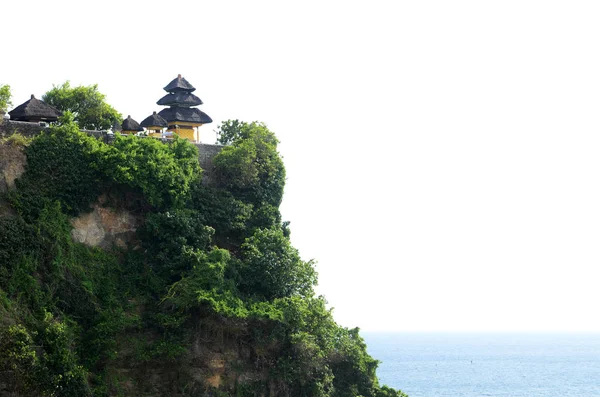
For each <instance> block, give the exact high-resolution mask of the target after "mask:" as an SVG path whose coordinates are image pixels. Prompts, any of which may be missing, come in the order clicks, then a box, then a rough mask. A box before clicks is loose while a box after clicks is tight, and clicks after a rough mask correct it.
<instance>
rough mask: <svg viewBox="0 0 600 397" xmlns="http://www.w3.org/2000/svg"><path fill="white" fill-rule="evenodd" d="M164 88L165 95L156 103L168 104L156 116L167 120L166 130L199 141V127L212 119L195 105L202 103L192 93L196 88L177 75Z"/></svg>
mask: <svg viewBox="0 0 600 397" xmlns="http://www.w3.org/2000/svg"><path fill="white" fill-rule="evenodd" d="M164 90H165V91H167V95H165V96H164V97H162V98H161V99H159V101H158V102H156V103H157V104H158V105H161V106H169V107H168V108H166V109H163V110H161V111H160V112H158V116H160V117H162V118H163V119H164V120H166V122H167V126H168V127H167V131H168V132H171V133H174V134H177V135H179V136H180V137H182V138H185V139H189V140H191V141H199V140H200V139H199V138H200V137H199V133H198V129H199V127H200V126H201V125H203V124H208V123H212V119H211V118H210V116H208V115H207V114H206V113H204V112H203V111H201V110H200V109H198V108H196V107H195V106H198V105H201V104H202V100H201V99H200V98H198V97H197V96H196V95H194V94H192V92H194V91H195V90H196V88H194V86H192V85H191V84H190V83H189V82H188V81H187V80H186V79H184V78H183V77H181V75H178V76H177V78H175V79H174V80H173V81H171V82H170V83H169V84H167V86H166V87H165V88H164ZM151 117H152V116H151Z"/></svg>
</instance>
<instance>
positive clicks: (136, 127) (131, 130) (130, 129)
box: [121, 116, 144, 135]
mask: <svg viewBox="0 0 600 397" xmlns="http://www.w3.org/2000/svg"><path fill="white" fill-rule="evenodd" d="M140 131H144V129H143V128H142V127H141V126H140V124H139V123H138V122H137V121H135V120H134V119H132V118H131V116H127V118H126V119H125V120H123V124H121V133H122V134H134V135H135V134H137V133H138V132H140Z"/></svg>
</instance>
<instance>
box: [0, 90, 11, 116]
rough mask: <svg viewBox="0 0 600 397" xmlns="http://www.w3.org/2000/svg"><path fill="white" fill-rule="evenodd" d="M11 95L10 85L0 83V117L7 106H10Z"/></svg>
mask: <svg viewBox="0 0 600 397" xmlns="http://www.w3.org/2000/svg"><path fill="white" fill-rule="evenodd" d="M11 96H12V94H11V92H10V86H9V85H8V84H4V85H0V117H2V116H4V113H5V112H6V111H7V110H8V108H9V107H10V106H12V102H11V101H10V98H11Z"/></svg>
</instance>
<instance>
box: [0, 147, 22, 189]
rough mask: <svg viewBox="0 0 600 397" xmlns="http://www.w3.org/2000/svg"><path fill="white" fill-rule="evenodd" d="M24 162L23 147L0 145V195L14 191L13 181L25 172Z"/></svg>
mask: <svg viewBox="0 0 600 397" xmlns="http://www.w3.org/2000/svg"><path fill="white" fill-rule="evenodd" d="M26 162H27V157H26V156H25V153H24V151H23V146H19V145H8V144H0V193H3V192H6V191H8V190H11V189H14V187H15V180H16V179H17V178H18V177H20V176H21V175H23V172H25V163H26Z"/></svg>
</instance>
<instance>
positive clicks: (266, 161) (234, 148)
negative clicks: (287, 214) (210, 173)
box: [213, 122, 285, 207]
mask: <svg viewBox="0 0 600 397" xmlns="http://www.w3.org/2000/svg"><path fill="white" fill-rule="evenodd" d="M229 134H230V135H232V134H233V132H231V133H229ZM230 140H231V145H230V146H226V147H224V148H223V150H222V151H221V152H220V153H219V154H218V155H217V156H216V157H215V158H214V160H213V162H214V164H215V168H216V171H217V178H218V180H219V184H220V186H222V187H223V188H225V189H227V190H229V191H230V192H231V193H232V194H233V195H234V196H235V197H236V198H239V199H241V200H243V201H245V202H249V203H252V204H254V205H255V206H256V207H259V206H261V205H265V204H268V205H272V206H275V207H279V204H281V199H282V197H283V187H284V185H285V168H284V166H283V161H282V159H281V156H279V153H278V152H277V144H278V143H279V142H278V141H277V138H276V137H275V134H273V133H272V132H271V131H269V129H268V128H267V127H266V126H265V125H264V124H261V123H256V122H254V123H250V124H248V123H238V124H236V133H235V135H233V136H232V137H231V138H230Z"/></svg>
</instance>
